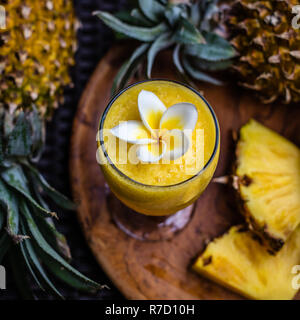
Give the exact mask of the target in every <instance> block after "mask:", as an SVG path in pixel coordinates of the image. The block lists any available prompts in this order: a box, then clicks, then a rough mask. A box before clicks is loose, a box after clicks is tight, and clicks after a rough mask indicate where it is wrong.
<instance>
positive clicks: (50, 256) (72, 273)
mask: <svg viewBox="0 0 300 320" xmlns="http://www.w3.org/2000/svg"><path fill="white" fill-rule="evenodd" d="M21 210H22V213H23V215H24V216H25V218H26V221H27V225H28V228H29V230H30V233H31V235H32V237H33V239H34V240H35V243H36V244H37V246H38V247H39V248H40V249H41V250H40V254H43V261H44V263H45V264H46V265H47V266H48V267H49V265H54V266H55V267H56V268H57V270H60V272H64V274H65V276H66V277H67V275H69V277H71V278H72V279H74V281H75V280H76V285H78V286H79V285H80V289H81V290H86V291H94V290H97V289H99V288H100V285H99V284H98V283H96V282H94V281H92V280H90V279H89V278H87V277H85V276H84V275H82V274H81V273H80V272H79V271H77V270H76V269H74V268H73V267H72V266H71V265H69V264H68V263H67V262H66V261H65V260H64V259H63V258H62V257H61V256H60V255H58V254H57V252H56V251H55V250H53V249H52V247H50V245H49V244H48V243H47V241H46V240H45V238H44V237H43V235H42V234H41V233H40V231H39V229H38V227H37V225H36V223H35V221H34V219H33V217H32V215H31V213H30V211H29V209H28V207H27V205H26V203H25V202H24V201H23V202H21ZM62 280H63V279H62ZM69 284H70V283H69Z"/></svg>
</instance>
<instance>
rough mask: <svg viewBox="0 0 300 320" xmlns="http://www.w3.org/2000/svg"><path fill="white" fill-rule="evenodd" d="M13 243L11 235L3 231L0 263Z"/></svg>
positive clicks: (0, 238) (0, 243)
mask: <svg viewBox="0 0 300 320" xmlns="http://www.w3.org/2000/svg"><path fill="white" fill-rule="evenodd" d="M10 245H11V241H10V239H9V236H8V234H7V233H6V232H3V233H2V234H1V236H0V248H1V250H0V264H1V262H2V260H3V258H4V256H5V255H6V253H7V252H8V249H9V247H10Z"/></svg>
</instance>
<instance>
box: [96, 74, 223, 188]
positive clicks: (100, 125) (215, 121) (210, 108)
mask: <svg viewBox="0 0 300 320" xmlns="http://www.w3.org/2000/svg"><path fill="white" fill-rule="evenodd" d="M152 81H165V82H172V83H176V84H178V85H181V86H184V87H186V88H188V89H189V90H191V91H193V92H194V93H195V94H197V95H198V96H199V97H200V98H201V99H202V100H203V101H204V103H205V104H206V106H207V107H208V110H209V111H210V113H211V115H212V117H213V120H214V124H215V129H216V139H215V140H216V141H215V145H214V149H213V152H212V154H211V156H210V158H209V159H208V161H207V162H206V164H205V165H204V166H203V168H202V169H201V170H200V171H199V172H197V173H196V174H194V175H193V176H192V177H190V178H188V179H186V180H184V181H181V182H178V183H175V184H169V185H151V184H144V183H142V182H139V181H136V180H134V179H132V178H130V177H128V176H127V175H126V174H125V173H123V172H122V171H121V170H119V169H118V168H117V167H116V166H115V165H114V164H113V162H112V161H111V159H110V158H109V156H108V153H107V151H106V149H105V146H104V140H103V133H102V129H103V126H104V121H105V119H106V116H107V114H108V111H109V110H110V108H111V106H112V105H113V103H114V102H115V101H116V100H117V99H118V98H119V96H120V95H121V94H123V93H124V92H125V91H127V90H128V89H130V88H132V87H134V86H136V85H139V84H141V83H144V82H152ZM99 132H100V134H101V136H100V137H99V138H100V139H97V143H98V142H99V143H100V146H101V149H102V151H103V154H104V156H105V158H106V159H107V160H108V164H109V165H110V166H111V167H112V168H113V169H114V170H115V171H116V172H117V173H118V174H120V175H121V176H122V177H124V178H125V179H127V180H129V181H131V182H133V183H135V184H138V185H140V186H143V187H147V188H170V187H171V188H172V187H177V186H180V185H183V184H185V183H187V182H189V181H191V180H193V179H195V178H196V177H198V176H199V175H201V174H202V173H203V172H204V171H205V170H206V169H207V168H208V167H209V165H210V164H211V162H212V161H213V159H214V158H215V156H216V154H217V151H218V146H219V140H220V128H219V124H218V120H217V116H216V114H215V112H214V110H213V108H212V107H211V105H210V104H209V103H208V101H207V100H206V99H205V98H204V97H203V96H202V94H200V93H199V92H198V91H197V90H196V89H194V88H193V87H191V86H189V85H187V84H185V83H182V82H180V81H176V80H170V79H163V78H155V79H146V80H141V81H138V82H135V83H132V84H130V85H128V86H127V87H125V88H123V89H122V90H120V91H119V92H117V93H116V94H115V95H114V96H113V97H112V98H111V99H110V101H109V103H108V104H107V106H106V107H105V109H104V111H103V113H102V115H101V118H100V123H99V127H98V133H99ZM98 133H97V135H98Z"/></svg>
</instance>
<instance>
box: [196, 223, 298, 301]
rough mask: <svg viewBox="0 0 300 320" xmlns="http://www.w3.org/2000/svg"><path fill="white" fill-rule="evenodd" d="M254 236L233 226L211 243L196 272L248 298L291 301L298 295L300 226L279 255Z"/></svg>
mask: <svg viewBox="0 0 300 320" xmlns="http://www.w3.org/2000/svg"><path fill="white" fill-rule="evenodd" d="M254 237H255V236H254V234H253V233H252V232H251V231H247V230H245V228H244V227H243V226H234V227H232V228H231V229H230V230H229V232H228V233H226V234H224V235H223V236H222V237H220V238H216V239H215V240H214V241H213V242H211V243H209V244H208V246H207V247H206V249H205V251H204V252H203V253H202V254H201V255H200V257H199V258H198V259H197V261H196V263H195V264H194V265H193V269H194V270H195V271H197V272H199V273H200V274H202V275H204V276H206V277H208V278H210V279H212V280H214V281H216V282H218V283H220V284H222V285H224V286H225V287H228V288H231V289H233V290H235V291H237V292H239V293H240V294H242V295H244V296H246V297H248V298H252V299H261V300H275V299H278V300H288V299H292V298H293V297H294V295H295V294H296V292H297V290H296V289H293V284H294V287H295V288H296V286H295V285H297V279H296V278H297V275H295V274H293V273H292V269H293V267H294V266H295V265H300V227H299V228H297V230H296V231H295V232H294V233H293V234H292V235H291V237H290V238H289V240H288V241H287V242H286V244H285V245H284V246H283V248H282V249H281V250H280V251H279V252H278V253H277V255H276V256H273V255H270V254H269V253H268V252H267V251H266V249H265V248H264V247H263V246H261V244H260V243H259V242H258V241H257V239H254ZM293 278H294V280H293Z"/></svg>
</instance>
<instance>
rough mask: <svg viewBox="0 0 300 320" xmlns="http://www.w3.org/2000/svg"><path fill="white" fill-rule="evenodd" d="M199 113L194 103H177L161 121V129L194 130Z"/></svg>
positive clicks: (167, 111) (166, 112)
mask: <svg viewBox="0 0 300 320" xmlns="http://www.w3.org/2000/svg"><path fill="white" fill-rule="evenodd" d="M197 120H198V111H197V109H196V107H195V106H194V105H193V104H192V103H188V102H181V103H176V104H174V105H173V106H171V107H170V108H168V109H167V110H166V111H165V113H164V114H163V115H162V117H161V119H160V129H167V130H172V129H179V130H182V131H183V130H186V129H188V130H194V128H195V125H196V123H197Z"/></svg>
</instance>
